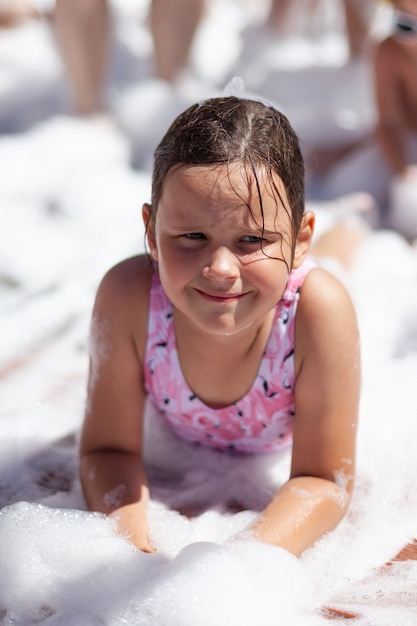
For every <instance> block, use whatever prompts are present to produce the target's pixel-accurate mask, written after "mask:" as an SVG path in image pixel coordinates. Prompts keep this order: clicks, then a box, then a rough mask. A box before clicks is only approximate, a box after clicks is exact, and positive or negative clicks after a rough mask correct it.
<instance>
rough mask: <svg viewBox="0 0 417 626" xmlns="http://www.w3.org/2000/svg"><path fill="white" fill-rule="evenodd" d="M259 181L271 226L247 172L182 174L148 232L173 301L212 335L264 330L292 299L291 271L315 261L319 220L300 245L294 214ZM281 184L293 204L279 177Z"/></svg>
mask: <svg viewBox="0 0 417 626" xmlns="http://www.w3.org/2000/svg"><path fill="white" fill-rule="evenodd" d="M258 176H259V183H260V186H261V193H262V204H263V212H264V216H263V220H262V216H261V210H260V202H259V196H258V190H257V185H256V181H255V179H254V176H253V174H250V173H248V171H247V170H246V169H245V167H244V166H243V165H242V164H240V163H238V164H232V166H227V165H223V164H222V165H217V164H216V165H207V166H179V167H175V168H173V169H172V170H170V172H168V175H167V177H166V180H165V182H164V186H163V191H162V195H161V199H160V202H159V205H158V207H157V212H156V220H155V223H154V224H153V223H152V221H151V223H150V226H149V229H148V241H149V246H150V251H151V255H152V257H153V259H154V260H155V261H157V262H158V270H159V275H160V279H161V282H162V285H163V287H164V290H165V292H166V294H167V296H168V297H169V299H170V300H171V301H172V303H173V304H174V307H175V308H176V310H177V312H179V314H180V315H182V316H184V318H185V319H186V320H187V321H188V322H189V323H191V325H193V326H195V327H197V328H198V329H200V330H202V331H204V332H205V333H208V334H214V335H232V334H235V333H238V332H240V331H242V330H244V329H246V328H248V327H251V326H254V325H255V326H260V325H262V323H263V322H265V321H266V320H267V318H268V315H269V314H270V312H271V310H272V309H273V308H274V306H275V305H276V303H277V302H278V301H279V300H280V298H281V297H282V295H283V293H284V290H285V287H286V284H287V280H288V268H291V266H293V267H296V266H298V265H300V263H301V262H302V261H303V259H304V258H305V256H306V255H307V253H308V249H309V245H310V241H311V237H312V232H313V226H314V217H313V214H312V213H311V212H309V213H306V214H305V215H304V218H303V223H302V225H301V228H300V231H299V234H298V236H297V241H296V242H294V241H293V237H292V227H291V226H292V225H291V219H290V217H289V215H288V207H287V210H286V208H285V207H284V206H282V204H281V200H280V199H279V198H276V197H274V195H273V194H272V190H271V187H270V184H269V183H268V181H267V178H266V173H265V172H264V171H262V170H260V171H259V172H258ZM274 182H275V185H276V186H277V187H278V189H279V191H280V195H281V198H282V200H283V201H284V202H285V203H287V198H286V194H285V190H284V188H283V184H282V182H281V179H280V178H279V177H278V175H275V179H274ZM275 196H277V194H276V193H275ZM248 207H250V209H251V211H250V210H249V208H248ZM148 214H149V206H148V205H145V207H144V218H145V219H146V218H147V216H148ZM294 244H295V251H294V252H293V250H294ZM177 314H178V313H177Z"/></svg>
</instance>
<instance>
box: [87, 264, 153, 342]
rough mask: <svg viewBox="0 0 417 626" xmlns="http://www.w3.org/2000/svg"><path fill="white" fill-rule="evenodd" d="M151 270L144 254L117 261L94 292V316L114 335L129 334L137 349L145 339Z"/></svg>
mask: <svg viewBox="0 0 417 626" xmlns="http://www.w3.org/2000/svg"><path fill="white" fill-rule="evenodd" d="M153 273H154V271H153V268H152V264H151V262H150V260H149V259H148V257H147V256H146V255H137V256H134V257H130V258H128V259H125V260H124V261H121V262H120V263H118V264H117V265H114V266H113V267H112V268H111V269H110V270H108V271H107V272H106V274H105V275H104V277H103V278H102V280H101V282H100V285H99V287H98V290H97V294H96V300H95V305H94V317H95V318H96V320H98V321H101V322H102V323H104V324H105V325H106V326H107V327H109V328H111V329H113V330H114V332H115V333H118V334H120V333H122V332H123V333H129V334H130V335H131V336H132V337H133V338H134V340H135V342H136V343H137V346H138V350H139V352H140V353H142V346H143V344H144V341H145V339H146V332H147V321H148V310H149V292H150V286H151V280H152V276H153Z"/></svg>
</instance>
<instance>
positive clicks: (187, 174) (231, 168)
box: [164, 161, 288, 208]
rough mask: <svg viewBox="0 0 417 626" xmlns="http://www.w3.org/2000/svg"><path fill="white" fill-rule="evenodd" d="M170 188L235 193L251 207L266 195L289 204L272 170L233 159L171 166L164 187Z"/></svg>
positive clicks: (205, 192) (279, 179)
mask: <svg viewBox="0 0 417 626" xmlns="http://www.w3.org/2000/svg"><path fill="white" fill-rule="evenodd" d="M167 183H168V187H169V189H170V191H172V190H173V189H177V190H178V189H180V188H181V187H183V188H186V189H188V190H189V191H192V192H194V193H199V194H201V195H204V196H213V197H215V196H221V195H223V194H227V195H230V196H233V195H235V196H236V197H237V198H240V199H241V200H242V201H244V202H245V203H247V204H248V205H249V206H250V207H251V208H255V207H256V206H259V204H260V202H262V203H264V202H265V200H267V199H268V198H270V199H273V200H275V201H278V202H279V204H284V205H286V206H288V199H287V193H286V190H285V187H284V184H283V182H282V180H281V177H280V176H279V174H278V172H276V171H275V170H268V169H267V168H266V166H265V165H259V166H256V167H253V166H252V165H251V164H247V163H243V162H241V161H236V162H232V163H214V164H208V165H184V164H179V165H177V166H174V167H172V168H171V169H170V170H169V172H168V173H167V176H166V179H165V182H164V188H165V187H166V186H167Z"/></svg>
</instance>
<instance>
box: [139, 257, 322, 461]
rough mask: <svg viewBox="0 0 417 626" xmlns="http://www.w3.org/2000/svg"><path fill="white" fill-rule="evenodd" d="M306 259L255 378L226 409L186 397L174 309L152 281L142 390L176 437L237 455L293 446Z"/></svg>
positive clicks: (188, 393) (292, 280)
mask: <svg viewBox="0 0 417 626" xmlns="http://www.w3.org/2000/svg"><path fill="white" fill-rule="evenodd" d="M314 266H315V265H314V263H313V262H312V260H310V259H308V260H307V261H305V262H304V263H303V265H302V266H301V267H300V268H298V269H296V270H293V271H292V272H291V274H290V278H289V280H288V283H287V287H286V290H285V292H284V295H283V297H282V299H281V300H280V302H278V304H277V305H276V307H275V317H274V321H273V325H272V330H271V334H270V337H269V339H268V343H267V345H266V348H265V352H264V355H263V358H262V361H261V364H260V366H259V370H258V374H257V376H256V378H255V380H254V382H253V384H252V387H251V389H250V390H249V392H248V393H247V394H246V395H245V396H244V397H243V398H242V399H240V400H238V401H237V402H235V403H234V404H232V405H230V406H226V407H223V408H220V409H213V408H211V407H208V406H207V405H206V404H204V402H201V400H199V398H198V397H197V396H196V395H195V394H194V393H193V392H192V391H191V389H190V388H189V386H188V384H187V381H186V380H185V378H184V376H183V373H182V371H181V366H180V363H179V359H178V353H177V347H176V341H175V330H174V320H173V306H172V304H171V302H170V301H169V300H168V298H167V296H166V295H165V292H164V290H163V288H162V285H161V283H160V281H159V277H158V275H157V274H155V275H154V276H153V278H152V285H151V294H150V307H149V322H148V341H147V346H146V356H145V368H144V371H145V387H146V390H147V392H148V394H149V397H150V400H151V401H152V403H153V404H154V406H155V407H156V409H157V410H158V412H159V413H160V414H161V416H162V417H163V419H164V420H165V422H166V423H167V424H168V425H169V426H170V428H171V429H172V430H173V431H174V432H175V433H176V434H177V435H179V436H180V437H182V438H183V439H186V440H188V441H192V442H198V443H200V444H204V445H207V446H211V447H214V448H219V449H232V450H236V451H239V452H270V451H275V450H282V449H284V448H286V447H288V446H289V445H290V444H291V442H292V424H293V418H294V384H295V372H294V329H295V314H296V310H297V303H298V299H299V290H300V287H301V285H302V283H303V280H304V278H305V276H306V275H307V273H308V272H309V271H310V269H312V268H313V267H314Z"/></svg>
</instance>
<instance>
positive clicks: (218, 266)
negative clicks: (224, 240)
mask: <svg viewBox="0 0 417 626" xmlns="http://www.w3.org/2000/svg"><path fill="white" fill-rule="evenodd" d="M203 276H204V277H205V278H211V279H215V280H216V279H217V280H219V279H220V280H225V279H228V278H229V279H235V278H237V277H238V276H239V267H238V260H237V258H236V256H235V255H234V254H233V252H232V251H231V250H229V248H227V247H226V246H221V247H219V248H216V250H214V251H213V252H212V254H211V255H210V258H209V259H208V263H207V265H205V266H204V268H203Z"/></svg>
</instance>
